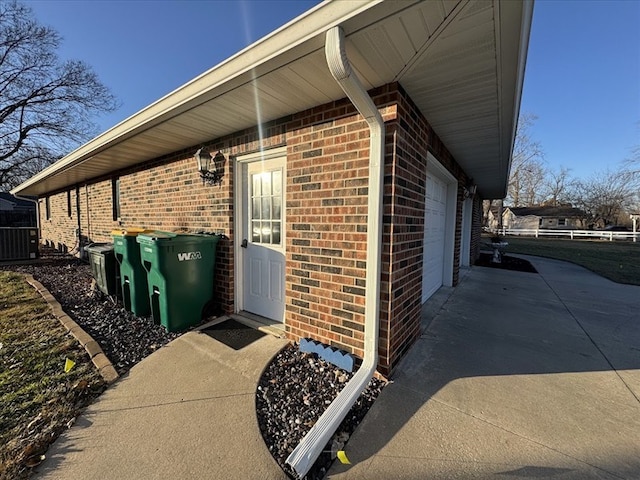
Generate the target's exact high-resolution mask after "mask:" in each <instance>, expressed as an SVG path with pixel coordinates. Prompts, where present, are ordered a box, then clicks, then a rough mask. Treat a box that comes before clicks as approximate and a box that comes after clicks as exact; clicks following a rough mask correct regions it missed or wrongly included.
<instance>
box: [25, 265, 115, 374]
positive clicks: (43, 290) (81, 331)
mask: <svg viewBox="0 0 640 480" xmlns="http://www.w3.org/2000/svg"><path fill="white" fill-rule="evenodd" d="M23 275H24V277H25V280H26V281H27V283H28V284H29V285H31V286H32V287H33V288H34V289H35V290H36V291H37V292H38V293H39V294H40V295H41V296H42V298H43V299H44V301H45V302H47V304H48V305H49V307H50V308H51V311H52V313H53V315H54V316H55V317H56V318H57V319H58V321H59V322H60V323H61V324H62V325H63V326H64V322H63V317H64V316H67V317H69V315H67V313H66V312H64V310H63V309H62V305H60V303H59V302H58V301H57V300H56V299H55V297H54V296H53V295H51V293H50V292H49V290H47V289H46V288H45V287H44V285H42V284H41V283H40V282H39V281H37V280H36V279H35V278H33V275H31V274H29V273H25V274H23ZM47 296H50V297H51V299H49V298H47ZM57 308H59V309H60V311H61V312H63V315H57V314H56V313H55V311H56V309H57ZM69 318H71V317H69ZM65 328H66V327H65ZM74 330H75V331H71V330H70V331H69V333H70V334H71V335H72V336H73V337H74V338H75V339H76V341H77V342H78V343H80V344H81V345H82V343H81V342H80V339H79V338H78V336H79V335H86V336H87V337H89V338H90V339H91V340H90V341H92V342H95V344H96V345H97V350H98V351H97V353H96V354H95V355H94V356H93V357H92V356H91V352H90V351H89V349H87V347H86V345H85V346H83V348H84V349H85V351H86V352H87V354H88V355H89V357H90V358H91V362H92V363H93V365H94V367H96V370H98V373H100V375H101V376H102V378H103V379H104V380H105V382H107V384H109V383H113V382H115V381H116V380H117V379H118V378H119V377H120V376H119V375H118V373H117V371H116V370H115V367H114V366H113V364H112V363H111V360H109V357H107V355H106V354H105V353H104V351H103V350H102V347H101V346H100V344H99V343H98V342H97V341H96V340H95V339H94V338H93V337H92V336H91V335H89V334H88V333H87V332H85V331H84V329H83V328H82V327H81V326H79V325H78V326H77V327H76V328H74ZM87 344H88V342H87ZM100 354H102V355H104V357H105V358H106V359H107V361H108V362H109V365H102V366H101V367H100V366H98V365H97V363H96V362H95V361H94V358H96V357H97V356H98V355H100ZM105 367H111V368H112V369H113V372H115V378H113V375H112V374H111V375H108V374H106V373H105V372H103V370H105Z"/></svg>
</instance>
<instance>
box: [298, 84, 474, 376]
mask: <svg viewBox="0 0 640 480" xmlns="http://www.w3.org/2000/svg"><path fill="white" fill-rule="evenodd" d="M369 93H370V94H371V96H372V98H373V100H374V102H375V103H376V105H377V106H378V107H379V110H380V112H381V114H382V115H383V118H384V120H385V125H386V148H385V181H384V193H385V195H384V206H383V208H384V231H383V251H382V278H381V305H380V342H379V370H380V371H381V372H382V373H389V372H390V371H391V370H392V369H393V367H394V366H395V365H396V364H397V362H398V361H399V360H400V358H401V357H402V356H403V355H404V353H405V352H406V351H407V349H408V348H409V347H410V346H411V344H412V343H413V342H414V341H415V339H416V338H418V336H419V334H420V312H421V306H422V305H421V292H422V254H423V248H422V237H423V232H424V197H425V190H424V189H425V187H424V183H425V177H426V158H427V153H428V152H430V151H431V152H432V153H434V154H435V155H436V156H437V157H438V158H442V159H443V162H442V163H443V164H444V165H445V167H446V168H447V169H448V170H449V171H450V172H451V173H452V174H453V175H454V176H455V177H456V178H457V179H459V182H460V185H464V184H466V176H465V175H464V172H463V171H462V170H461V169H460V167H459V166H458V165H457V163H455V161H454V159H453V157H452V156H451V155H450V154H449V152H448V151H447V150H446V148H445V147H444V145H442V143H441V142H440V141H439V139H438V137H437V136H436V135H435V133H434V132H433V131H432V129H431V127H430V126H429V125H428V123H427V122H426V120H425V119H424V117H422V115H421V114H420V113H419V112H418V110H417V108H416V107H415V105H414V104H413V103H412V102H411V100H410V99H409V98H408V96H407V95H406V93H405V92H404V91H403V90H402V89H401V87H400V86H399V85H397V84H391V85H387V86H385V87H381V88H378V89H375V90H373V91H371V92H369ZM287 130H288V134H287V160H288V174H287V195H288V197H287V222H288V224H289V232H288V239H287V270H286V271H287V281H286V289H287V290H286V294H287V305H286V323H287V331H288V332H289V335H290V336H291V338H293V339H296V340H297V339H298V338H300V337H307V336H309V337H312V338H316V339H320V340H322V341H324V342H326V343H329V344H332V345H334V346H336V347H338V348H342V349H345V350H347V351H350V352H352V353H354V354H355V355H358V356H362V354H363V351H362V348H363V340H364V334H363V330H364V294H365V289H366V287H367V286H366V283H365V272H366V242H367V236H366V231H367V228H366V227H367V225H366V223H367V214H368V210H367V194H368V163H369V131H368V128H367V125H366V123H365V122H364V121H363V120H362V119H361V117H360V116H359V115H358V114H357V113H356V112H355V110H354V108H353V107H352V106H351V105H350V104H349V103H346V101H344V100H343V101H340V102H335V103H332V104H329V105H326V106H323V107H320V108H316V109H312V110H309V111H306V112H302V113H300V114H298V115H296V116H295V117H294V119H293V121H292V123H290V124H289V125H288V128H287ZM462 195H463V190H462V187H461V186H460V187H459V188H458V197H459V198H462ZM458 211H459V213H458V221H457V225H456V237H455V241H456V251H457V252H459V248H460V247H459V246H460V228H461V222H460V218H459V217H460V215H461V203H460V204H459V206H458ZM457 255H459V253H456V259H455V265H456V267H455V271H454V282H457V277H458V270H457V264H458V263H457V262H458V256H457Z"/></svg>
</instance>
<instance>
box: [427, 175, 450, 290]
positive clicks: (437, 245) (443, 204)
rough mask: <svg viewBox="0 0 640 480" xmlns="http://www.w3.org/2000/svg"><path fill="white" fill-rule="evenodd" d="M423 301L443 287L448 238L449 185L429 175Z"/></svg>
mask: <svg viewBox="0 0 640 480" xmlns="http://www.w3.org/2000/svg"><path fill="white" fill-rule="evenodd" d="M425 186H426V193H425V215H424V253H423V271H422V301H423V302H425V301H426V300H427V299H428V298H429V297H430V296H431V295H433V294H434V293H435V291H436V290H438V288H440V287H441V286H442V281H443V275H444V251H445V238H446V230H445V225H446V212H447V185H446V183H445V182H443V181H442V180H440V179H439V178H437V177H435V176H434V175H433V174H431V173H427V178H426V182H425Z"/></svg>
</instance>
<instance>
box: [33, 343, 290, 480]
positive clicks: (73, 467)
mask: <svg viewBox="0 0 640 480" xmlns="http://www.w3.org/2000/svg"><path fill="white" fill-rule="evenodd" d="M285 343H286V341H285V340H281V339H278V338H276V337H273V336H271V335H267V336H265V337H262V338H260V339H259V340H257V341H255V342H253V343H251V344H249V345H248V346H246V347H244V348H242V349H240V350H237V351H236V350H233V349H232V348H230V347H228V346H226V345H224V344H222V343H220V342H218V341H216V340H214V339H212V338H210V337H209V336H207V335H205V334H204V333H199V332H190V333H187V334H185V335H183V336H181V337H180V338H178V339H176V340H174V341H173V342H171V343H170V344H168V345H167V346H165V347H163V348H161V349H160V350H158V351H157V352H155V353H154V354H153V355H151V356H149V357H147V358H146V359H144V360H143V361H142V362H140V363H139V364H138V365H136V366H135V367H134V368H132V369H131V371H130V372H129V374H128V375H127V376H125V377H123V378H121V379H120V380H118V381H117V382H116V383H115V384H114V385H113V386H111V387H110V388H109V389H108V390H107V391H106V392H105V393H104V394H103V395H102V396H101V397H100V398H99V400H98V401H97V402H96V403H95V404H93V405H92V406H90V407H89V408H88V409H87V411H86V412H85V413H84V414H83V415H82V416H81V417H80V418H79V419H78V421H77V422H76V424H75V425H74V426H73V427H72V428H71V429H70V430H68V431H66V432H65V433H64V434H63V435H62V436H60V438H59V439H58V440H57V441H56V442H55V443H54V444H53V445H52V447H51V448H50V449H49V451H48V452H47V454H46V455H47V459H46V460H45V461H44V462H43V463H42V464H41V465H40V466H39V467H37V469H36V472H37V473H38V474H37V475H35V478H40V479H60V480H76V479H77V480H108V479H123V480H124V479H136V480H144V479H154V480H160V479H167V480H169V479H170V480H175V479H218V478H219V479H227V478H237V479H245V478H246V479H253V478H255V479H261V480H281V479H286V478H287V477H286V476H285V475H284V473H283V472H282V470H281V469H280V467H279V466H278V465H277V463H276V462H275V461H274V460H273V458H272V457H271V454H270V453H269V451H268V450H267V448H266V446H265V444H264V441H263V440H262V436H261V435H260V430H259V428H258V422H257V419H256V413H255V399H254V396H255V389H256V385H257V382H258V379H259V378H260V374H261V373H262V369H263V368H264V367H265V366H266V365H267V363H268V362H269V360H270V359H271V358H272V357H273V355H275V354H276V353H277V352H278V351H279V350H280V348H282V347H283V346H284V345H285Z"/></svg>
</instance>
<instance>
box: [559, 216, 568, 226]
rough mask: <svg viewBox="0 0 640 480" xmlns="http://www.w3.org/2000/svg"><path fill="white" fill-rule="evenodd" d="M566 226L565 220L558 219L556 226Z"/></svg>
mask: <svg viewBox="0 0 640 480" xmlns="http://www.w3.org/2000/svg"><path fill="white" fill-rule="evenodd" d="M566 224H567V219H566V218H559V219H558V226H560V227H564V226H565V225H566Z"/></svg>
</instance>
